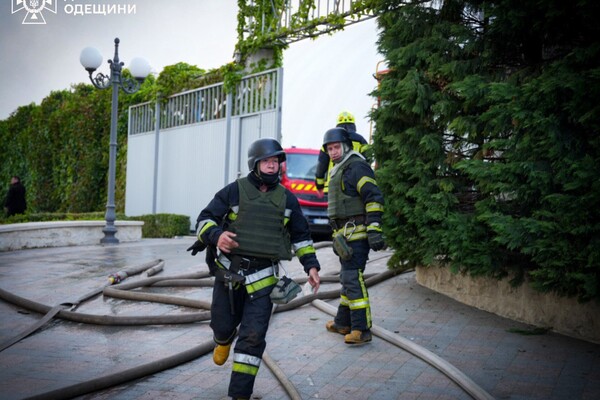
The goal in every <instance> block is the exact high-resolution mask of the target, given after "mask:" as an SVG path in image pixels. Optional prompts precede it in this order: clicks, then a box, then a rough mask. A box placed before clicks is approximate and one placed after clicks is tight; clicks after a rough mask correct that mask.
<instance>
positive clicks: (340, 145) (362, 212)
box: [323, 127, 386, 345]
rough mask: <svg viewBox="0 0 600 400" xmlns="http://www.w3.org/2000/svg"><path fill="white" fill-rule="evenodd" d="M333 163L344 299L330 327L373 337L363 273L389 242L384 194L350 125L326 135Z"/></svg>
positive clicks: (333, 210)
mask: <svg viewBox="0 0 600 400" xmlns="http://www.w3.org/2000/svg"><path fill="white" fill-rule="evenodd" d="M323 148H324V149H326V150H327V153H328V155H329V158H330V159H331V161H332V162H333V163H334V167H333V168H332V169H331V170H330V171H329V198H328V206H327V214H328V216H329V219H330V223H331V225H332V228H333V237H332V240H333V249H334V251H335V253H336V254H337V256H338V257H339V259H340V263H341V270H340V282H341V284H342V290H341V292H340V295H341V296H340V304H339V306H338V310H337V314H336V316H335V319H334V320H333V321H329V322H327V323H326V325H325V327H326V328H327V330H328V331H330V332H334V333H339V334H342V335H344V341H345V342H346V343H348V344H351V345H357V344H363V343H367V342H370V341H371V326H372V320H371V306H370V301H369V293H368V292H367V288H366V286H365V282H364V277H363V273H364V270H365V267H366V264H367V260H368V258H369V251H370V250H374V251H378V250H382V249H384V248H385V247H386V245H385V242H384V239H383V234H382V229H381V217H382V215H383V205H384V199H383V194H382V193H381V191H380V190H379V187H378V186H377V182H376V181H375V174H374V172H373V169H372V168H371V166H370V165H369V163H368V162H367V161H366V160H365V157H364V156H363V155H362V154H360V153H359V152H357V151H355V150H353V149H352V140H351V139H350V137H349V134H348V131H346V130H345V129H343V128H340V127H336V128H333V129H329V130H328V131H327V132H326V133H325V136H324V138H323Z"/></svg>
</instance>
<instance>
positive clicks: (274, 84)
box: [125, 68, 283, 229]
mask: <svg viewBox="0 0 600 400" xmlns="http://www.w3.org/2000/svg"><path fill="white" fill-rule="evenodd" d="M282 82H283V70H282V69H281V68H279V69H273V70H269V71H266V72H263V73H260V74H254V75H250V76H247V77H244V78H243V79H242V81H241V82H240V83H239V84H238V85H237V86H236V88H235V90H234V91H233V93H229V94H228V93H225V90H224V88H223V84H222V83H220V84H216V85H211V86H207V87H203V88H200V89H196V90H192V91H188V92H184V93H179V94H176V95H174V96H171V97H169V98H168V99H167V101H166V102H164V103H162V104H155V103H143V104H137V105H135V106H131V107H130V108H129V133H128V142H127V183H126V193H125V214H126V215H128V216H136V215H143V214H153V213H171V214H182V215H188V216H189V217H190V221H191V226H190V228H192V229H193V227H194V226H195V223H196V217H197V216H198V214H199V213H200V211H201V210H202V208H204V207H205V206H206V205H207V204H208V202H209V201H210V200H211V199H212V197H213V196H214V194H215V192H217V191H218V190H219V189H220V188H222V187H223V186H224V185H225V184H226V183H229V182H231V181H232V180H234V179H235V178H237V177H238V176H240V175H245V174H246V173H247V172H248V166H247V163H246V160H247V149H248V146H249V145H250V143H252V142H253V141H254V140H256V139H259V138H263V137H271V138H275V139H277V140H279V141H281V99H282ZM156 116H158V119H157V118H156Z"/></svg>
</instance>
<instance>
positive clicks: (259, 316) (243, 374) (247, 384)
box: [210, 281, 273, 398]
mask: <svg viewBox="0 0 600 400" xmlns="http://www.w3.org/2000/svg"><path fill="white" fill-rule="evenodd" d="M233 302H234V309H235V314H234V315H232V314H231V307H230V302H229V288H228V287H227V286H226V285H225V284H224V283H223V282H219V281H215V285H214V287H213V299H212V305H211V319H210V327H211V328H212V330H213V335H214V340H215V342H216V343H218V344H228V343H231V342H233V340H234V336H235V332H236V328H237V326H238V325H239V336H238V339H237V342H236V344H235V348H234V350H233V357H234V366H233V371H232V372H231V380H230V381H229V392H228V395H229V396H231V397H244V398H250V396H251V395H252V391H253V388H254V381H255V379H256V373H257V372H258V365H254V366H250V367H248V368H246V367H247V366H246V365H243V363H242V362H238V361H236V359H243V358H244V357H246V356H250V357H249V358H251V359H252V358H254V357H256V358H257V359H259V360H262V355H263V352H264V351H265V348H266V346H267V342H266V340H265V337H266V335H267V329H268V327H269V320H270V319H271V309H272V307H273V303H272V302H271V298H270V297H269V296H268V295H266V296H262V297H259V298H257V299H254V300H251V299H250V297H249V296H248V293H247V292H246V288H245V287H244V286H239V287H238V288H237V289H234V291H233Z"/></svg>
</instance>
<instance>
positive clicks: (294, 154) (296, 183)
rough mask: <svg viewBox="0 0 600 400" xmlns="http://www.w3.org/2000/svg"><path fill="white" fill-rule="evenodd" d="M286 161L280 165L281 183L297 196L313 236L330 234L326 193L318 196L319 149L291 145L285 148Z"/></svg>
mask: <svg viewBox="0 0 600 400" xmlns="http://www.w3.org/2000/svg"><path fill="white" fill-rule="evenodd" d="M285 154H286V162H284V163H282V165H281V184H282V185H283V186H285V187H286V188H287V189H289V190H290V191H291V192H292V193H293V194H294V195H295V196H296V197H297V198H298V202H299V203H300V207H301V208H302V212H303V213H304V216H305V217H306V219H307V220H308V225H309V227H310V231H311V233H312V234H313V236H317V235H330V234H331V226H330V225H329V218H328V217H327V194H324V195H323V196H321V197H319V194H318V193H317V188H316V186H315V173H316V170H317V160H318V157H319V150H317V149H304V148H297V147H291V148H287V149H285Z"/></svg>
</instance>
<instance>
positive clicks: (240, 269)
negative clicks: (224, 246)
mask: <svg viewBox="0 0 600 400" xmlns="http://www.w3.org/2000/svg"><path fill="white" fill-rule="evenodd" d="M217 262H218V263H219V264H220V266H222V267H223V268H225V269H227V270H229V271H230V272H233V273H234V274H240V275H246V276H247V275H249V273H252V272H255V271H258V270H261V269H264V268H267V267H271V266H273V265H276V264H277V263H276V262H273V261H272V260H269V259H268V258H256V257H242V256H239V255H232V256H229V257H227V256H226V255H225V254H223V253H220V254H219V256H218V257H217Z"/></svg>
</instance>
